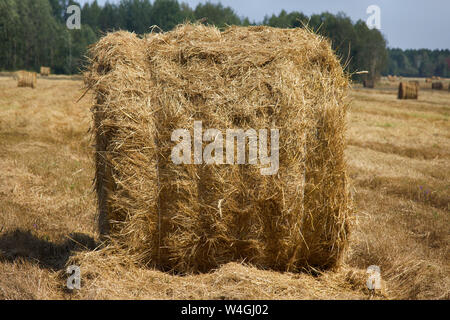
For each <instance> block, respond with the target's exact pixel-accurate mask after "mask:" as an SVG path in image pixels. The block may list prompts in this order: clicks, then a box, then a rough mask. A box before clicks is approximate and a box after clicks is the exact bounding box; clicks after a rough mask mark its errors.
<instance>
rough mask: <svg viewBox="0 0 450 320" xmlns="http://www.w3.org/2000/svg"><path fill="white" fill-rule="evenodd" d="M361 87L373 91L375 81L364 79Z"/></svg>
mask: <svg viewBox="0 0 450 320" xmlns="http://www.w3.org/2000/svg"><path fill="white" fill-rule="evenodd" d="M363 87H364V88H370V89H373V88H375V81H374V80H373V79H365V80H364V81H363Z"/></svg>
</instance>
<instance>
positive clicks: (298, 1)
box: [79, 0, 450, 49]
mask: <svg viewBox="0 0 450 320" xmlns="http://www.w3.org/2000/svg"><path fill="white" fill-rule="evenodd" d="M79 2H80V3H85V2H92V0H79ZM98 2H99V3H101V4H103V3H105V2H106V0H98ZM109 2H110V3H118V2H119V0H109ZM179 2H186V3H188V4H189V5H190V6H191V7H192V8H195V6H196V5H197V4H198V3H200V2H206V1H205V0H179ZM210 2H213V3H217V2H221V3H222V4H223V5H224V6H230V7H232V8H233V9H234V10H235V12H236V13H237V14H238V15H239V16H243V17H249V18H250V20H251V21H256V22H260V21H262V19H263V18H264V16H265V15H272V14H278V13H279V12H280V11H281V10H282V9H285V10H286V11H288V12H290V11H294V10H295V11H300V12H303V13H304V14H306V15H311V14H314V13H321V12H324V11H328V12H331V13H338V12H339V11H342V12H344V13H345V14H347V15H348V16H350V18H352V20H353V21H357V20H359V19H362V20H364V21H366V20H367V18H368V17H369V15H368V14H367V13H366V10H367V8H368V7H369V6H370V5H377V6H378V7H380V10H381V12H380V17H381V32H382V33H383V34H384V36H385V37H386V39H387V40H388V46H389V47H391V48H397V47H399V48H402V49H420V48H428V49H450V33H449V31H450V0H221V1H218V0H211V1H210ZM81 19H82V20H83V17H81Z"/></svg>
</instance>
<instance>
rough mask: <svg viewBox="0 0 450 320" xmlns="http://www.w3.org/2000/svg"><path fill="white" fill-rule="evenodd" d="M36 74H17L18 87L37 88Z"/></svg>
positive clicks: (24, 72)
mask: <svg viewBox="0 0 450 320" xmlns="http://www.w3.org/2000/svg"><path fill="white" fill-rule="evenodd" d="M36 78H37V75H36V72H28V71H19V72H18V73H17V86H18V87H30V88H33V89H34V88H36V81H37V80H36Z"/></svg>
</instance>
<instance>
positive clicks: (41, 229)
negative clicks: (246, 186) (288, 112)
mask: <svg viewBox="0 0 450 320" xmlns="http://www.w3.org/2000/svg"><path fill="white" fill-rule="evenodd" d="M81 86H82V83H81V81H70V80H44V79H41V80H40V83H39V90H32V89H30V88H17V87H16V82H15V81H14V80H13V79H11V78H1V77H0V150H1V153H0V181H2V183H1V184H0V298H2V299H51V298H56V299H74V298H75V299H117V298H125V299H222V298H227V299H339V298H341V299H367V298H371V296H370V294H369V292H368V291H367V289H366V288H365V280H366V275H365V270H366V268H367V267H368V266H369V265H372V264H376V265H379V266H380V267H381V272H382V277H383V279H384V280H385V290H384V291H383V292H381V293H380V294H378V295H376V296H374V297H372V298H380V299H383V298H388V299H449V298H450V295H449V290H450V281H449V275H450V268H449V258H450V257H449V252H448V244H449V226H450V223H449V222H450V221H449V211H450V208H449V198H450V197H449V187H450V185H449V181H450V179H449V176H450V174H449V172H450V167H449V166H450V165H449V164H450V161H449V158H450V153H449V150H450V130H449V127H450V125H449V117H450V104H449V97H450V96H449V93H448V92H447V91H440V92H436V91H435V92H431V88H430V89H424V90H423V91H421V95H420V97H419V99H418V100H403V101H402V100H397V96H396V93H397V92H396V89H397V86H398V84H396V83H392V84H391V85H390V86H389V85H388V84H386V83H381V84H380V86H379V87H378V88H377V89H375V90H373V89H372V90H366V89H361V88H360V86H356V87H355V88H354V89H353V90H352V92H351V96H352V99H353V101H352V103H351V108H350V114H349V131H348V141H349V147H348V149H347V152H346V153H347V159H348V163H349V169H350V170H349V173H350V175H351V178H352V179H353V185H354V188H353V192H354V197H355V200H356V210H357V225H356V227H355V230H354V232H353V236H352V238H351V241H350V252H349V253H348V256H347V257H346V263H345V265H344V266H343V267H342V268H341V269H340V270H338V271H336V272H325V273H323V274H318V275H308V274H302V273H300V274H292V273H279V272H273V271H265V270H257V269H255V268H254V267H250V266H246V265H241V264H236V263H232V264H227V265H225V266H223V267H221V268H219V269H217V270H215V271H213V272H211V273H208V274H203V275H190V276H184V277H183V276H173V275H170V274H167V273H163V272H160V271H157V270H153V269H144V268H139V267H137V266H134V265H126V264H124V263H123V261H120V260H119V257H118V256H116V255H114V252H111V253H107V252H104V251H94V250H92V249H93V247H95V243H94V242H97V241H98V237H99V235H98V233H97V230H96V225H95V221H94V218H95V211H96V209H95V206H96V204H95V195H94V193H93V192H92V178H93V176H94V167H93V164H92V161H91V144H92V142H91V141H89V134H88V129H89V125H90V111H89V105H90V102H91V98H92V97H90V95H89V94H88V95H87V96H86V97H85V98H83V99H82V100H81V101H80V102H79V103H78V104H76V103H75V101H76V100H77V99H78V98H79V97H80V96H81V94H82V91H80V88H81ZM421 86H422V84H421ZM430 87H431V85H430ZM77 252H78V253H77ZM75 254H77V256H78V258H82V259H83V266H82V289H81V290H80V291H79V292H77V293H69V292H67V291H65V290H64V285H65V276H64V266H65V265H66V264H67V261H68V259H69V257H70V256H73V255H75Z"/></svg>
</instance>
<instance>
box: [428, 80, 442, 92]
mask: <svg viewBox="0 0 450 320" xmlns="http://www.w3.org/2000/svg"><path fill="white" fill-rule="evenodd" d="M431 89H433V90H443V89H444V85H443V83H442V82H440V81H439V82H433V83H432V84H431Z"/></svg>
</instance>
